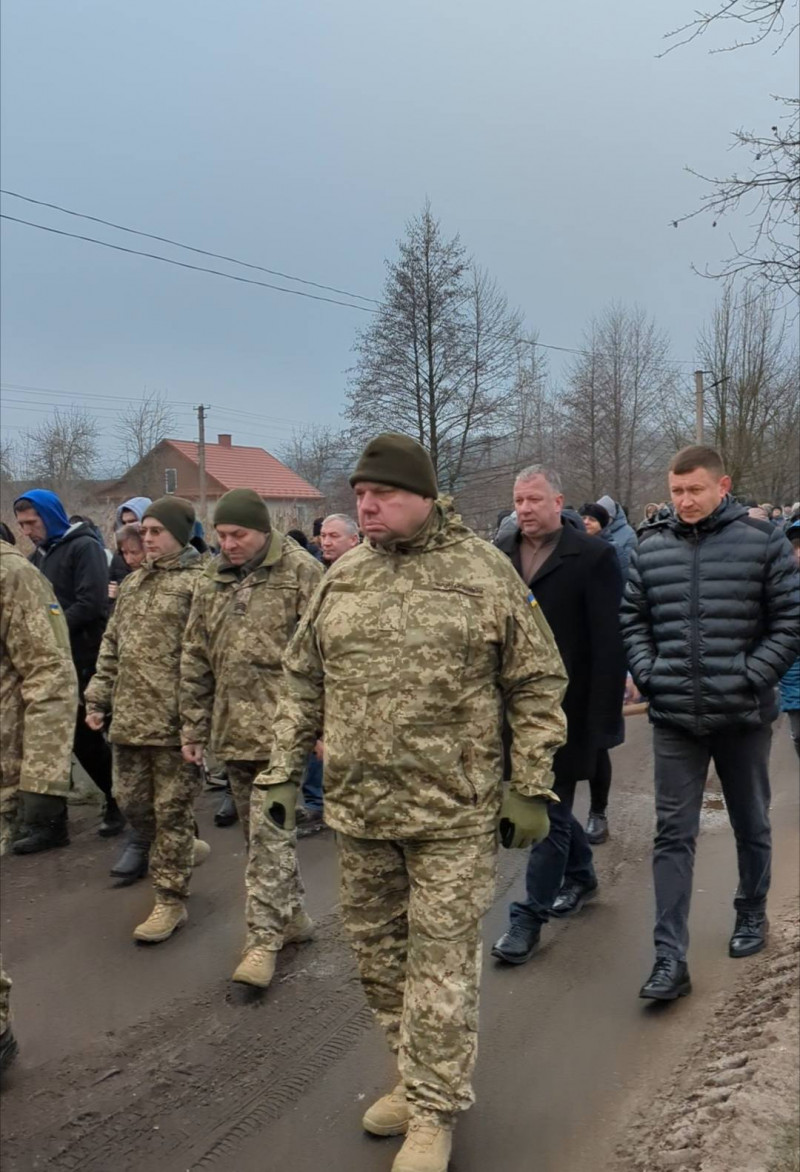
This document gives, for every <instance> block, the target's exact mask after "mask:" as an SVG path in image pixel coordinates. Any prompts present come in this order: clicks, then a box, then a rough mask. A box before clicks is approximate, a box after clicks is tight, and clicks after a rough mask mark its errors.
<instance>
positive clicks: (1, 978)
mask: <svg viewBox="0 0 800 1172" xmlns="http://www.w3.org/2000/svg"><path fill="white" fill-rule="evenodd" d="M77 711H78V680H77V676H76V674H75V667H74V666H73V663H72V653H71V651H70V644H69V632H68V630H67V623H66V619H65V618H64V615H63V613H62V611H61V607H60V606H59V605H58V603H57V602H56V596H55V594H53V591H52V589H51V587H50V583H49V582H48V581H47V579H46V578H45V577H43V575H42V574H40V573H39V571H38V570H37V569H35V568H34V567H33V566H32V565H31V564H30V562H29V561H28V560H27V558H25V557H24V556H23V555H22V554H21V553H20V552H19V551H18V550H16V549H15V548H14V547H13V546H12V545H9V544H7V542H5V541H0V851H4V850H5V849H6V846H7V844H8V843H9V842H10V841H11V840H12V839H13V837H14V833H15V830H16V826H17V814H18V805H19V804H20V802H21V803H22V807H23V817H24V820H25V823H26V825H28V826H30V827H32V828H35V827H37V826H38V825H42V826H46V827H48V828H50V829H52V828H53V826H54V824H59V825H61V824H63V826H64V839H65V841H67V842H68V841H69V839H67V838H66V801H67V799H66V795H67V793H68V791H69V784H70V762H71V758H72V737H73V733H74V731H75V717H76V715H77ZM10 988H11V982H10V980H9V979H8V977H7V976H6V974H5V973H4V972H3V970H2V967H1V966H0V1067H3V1068H4V1067H5V1066H7V1065H8V1063H9V1062H10V1061H11V1059H12V1058H13V1057H14V1054H15V1052H16V1042H15V1040H14V1035H13V1032H12V1030H11V1025H10V1016H9V1006H8V998H9V990H10Z"/></svg>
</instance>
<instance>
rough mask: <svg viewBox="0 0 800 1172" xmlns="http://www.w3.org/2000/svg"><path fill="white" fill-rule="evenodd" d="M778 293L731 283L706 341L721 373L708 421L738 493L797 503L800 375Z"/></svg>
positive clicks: (702, 342)
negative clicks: (738, 286)
mask: <svg viewBox="0 0 800 1172" xmlns="http://www.w3.org/2000/svg"><path fill="white" fill-rule="evenodd" d="M792 343H793V339H792V334H791V331H789V330H788V329H787V326H786V320H785V315H784V314H783V312H782V311H781V310H780V308H779V305H778V298H777V295H776V294H775V292H774V291H770V290H769V289H767V290H765V289H763V288H759V287H757V286H753V285H750V286H747V287H745V288H743V289H742V290H740V291H739V292H734V290H733V288H732V287H731V286H730V285H728V286H727V287H726V289H725V292H724V294H723V296H722V298H721V300H720V302H719V303H718V305H717V306H716V308H715V310H714V314H713V316H712V318H711V321H710V322H709V324H708V325H707V326H706V327H705V328H704V329H703V331H702V333H701V335H700V338H699V346H698V349H699V355H700V359H699V360H700V363H701V364H702V366H703V368H704V369H705V370H708V371H711V372H712V374H713V380H712V385H711V387H710V388H709V390H708V391H707V392H706V401H705V423H706V429H707V432H708V438H709V440H710V441H711V442H712V443H713V444H714V445H715V447H717V448H718V449H719V451H720V452H721V454H722V456H723V458H724V460H725V465H726V469H727V471H728V473H729V475H730V476H731V477H732V479H733V484H734V491H736V492H740V493H746V494H749V495H753V496H757V497H758V498H759V499H765V498H767V499H770V500H772V499H774V498H775V497H777V498H778V499H779V500H780V501H781V503H784V502H786V501H787V500H788V499H791V500H797V499H798V495H799V493H800V470H798V452H800V392H799V391H798V388H799V387H800V379H798V355H797V349H796V347H795V346H794V345H793V344H792Z"/></svg>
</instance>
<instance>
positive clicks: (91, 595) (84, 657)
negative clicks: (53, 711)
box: [14, 488, 125, 849]
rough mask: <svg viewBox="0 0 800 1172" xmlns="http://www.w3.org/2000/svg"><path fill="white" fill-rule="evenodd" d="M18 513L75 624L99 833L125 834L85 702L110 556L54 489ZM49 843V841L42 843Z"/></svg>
mask: <svg viewBox="0 0 800 1172" xmlns="http://www.w3.org/2000/svg"><path fill="white" fill-rule="evenodd" d="M14 513H15V515H16V518H17V524H18V525H19V527H20V529H21V530H22V532H23V533H24V534H25V536H26V537H28V538H29V539H30V540H31V541H32V542H33V543H34V545H35V546H36V548H35V550H34V552H33V553H32V554H31V557H30V560H31V562H32V563H33V564H34V565H35V566H36V568H37V569H38V570H41V572H42V573H43V574H44V576H45V578H47V580H48V581H49V582H50V585H51V586H52V587H53V593H54V594H55V596H56V598H57V599H58V601H59V604H60V606H61V609H62V610H63V612H64V617H65V619H66V620H67V626H68V627H69V640H70V646H71V648H72V660H73V663H74V664H75V670H76V671H77V673H78V690H79V696H80V704H79V707H78V719H77V723H76V726H75V741H74V744H73V752H74V753H75V756H76V757H77V759H78V761H79V762H80V764H81V765H82V767H83V768H84V769H85V771H86V773H88V775H89V777H91V779H92V781H93V782H94V784H95V785H96V786H97V788H98V789H99V790H100V791H101V792H102V794H103V797H104V798H105V805H104V808H103V820H102V822H101V823H100V826H99V828H98V833H99V834H101V835H103V836H104V837H108V836H110V835H113V834H119V832H120V830H122V828H123V826H124V824H125V820H124V818H123V816H122V814H121V812H120V810H119V808H118V806H117V803H116V801H115V800H114V797H113V795H112V793H111V750H110V749H109V747H108V744H107V743H106V740H105V738H104V736H103V733H102V732H95V731H93V730H92V729H90V728H87V726H86V711H85V708H84V705H83V692H84V689H85V687H86V685H87V684H88V682H89V680H90V679H91V677H92V675H93V674H94V670H95V666H96V664H97V654H98V652H99V650H100V643H101V642H102V639H103V631H104V630H105V626H106V620H107V618H108V606H109V599H108V559H107V558H106V554H105V550H104V549H103V547H102V546H101V545H100V543H99V542H98V540H97V537H96V536H95V534H94V532H93V530H92V528H91V526H90V525H88V524H86V522H79V523H78V524H75V525H70V523H69V519H68V517H67V514H66V511H65V509H64V506H63V504H62V503H61V500H60V499H59V497H58V496H56V494H55V493H54V492H49V491H48V490H47V489H43V488H33V489H31V490H30V491H29V492H26V493H25V494H24V496H21V497H19V498H18V499H17V500H16V501H14ZM47 845H48V844H47V843H46V842H44V841H43V843H42V847H41V849H46V848H47Z"/></svg>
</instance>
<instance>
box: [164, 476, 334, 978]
mask: <svg viewBox="0 0 800 1172" xmlns="http://www.w3.org/2000/svg"><path fill="white" fill-rule="evenodd" d="M214 528H215V529H216V532H217V538H218V540H219V543H220V549H221V556H220V557H219V558H218V559H217V560H216V561H215V562H214V563H212V565H211V566H210V567H209V568H208V569H207V570H206V572H205V573H204V574H203V576H202V577H201V580H200V583H199V585H198V588H197V590H196V592H195V597H194V603H193V605H192V612H191V616H190V618H189V625H188V628H187V631H186V639H185V641H184V647H183V656H182V660H181V697H180V708H181V724H182V731H181V735H182V740H183V754H184V757H185V759H186V760H187V761H192V762H196V763H200V762H201V761H202V759H203V750H204V749H205V748H206V747H208V746H210V748H211V751H212V752H213V754H214V756H215V757H216V758H217V759H218V760H222V761H224V762H225V770H226V773H227V776H228V779H229V781H230V785H231V790H232V793H233V797H234V800H235V802H236V809H237V812H238V814H239V820H240V822H241V824H242V829H243V830H244V834H245V838H246V839H247V840H248V842H249V844H250V853H249V859H248V865H247V874H246V887H247V905H246V918H247V939H246V941H245V949H244V955H243V958H242V962H241V963H240V965H239V966H238V968H237V969H236V972H235V973H234V975H233V979H234V980H235V981H240V982H242V983H245V984H250V985H256V986H258V987H260V988H266V986H267V985H269V983H270V981H271V979H272V975H273V973H274V970H275V958H276V956H277V953H278V951H279V950H280V949H281V948H282V946H283V944H284V943H287V942H288V941H289V940H299V939H308V938H309V937H310V935H311V931H312V927H313V925H312V924H311V921H310V919H309V918H308V916H307V915H306V913H305V911H304V910H303V886H302V883H301V880H300V874H299V871H298V867H297V856H296V852H295V846H296V842H295V835H294V832H290V831H288V830H285V829H284V828H283V827H280V826H277V825H275V824H274V822H273V821H272V819H270V818H266V819H265V818H263V817H262V814H263V807H262V805H261V804H256V807H255V809H254V811H253V814H254V817H253V825H252V830H251V825H250V795H251V791H252V787H253V781H254V779H255V777H256V776H257V775H258V774H259V773H260V772H261V771H262V770H263V769H265V768H266V767H267V765H268V764H269V749H270V745H271V743H272V717H273V715H274V712H275V705H276V704H277V700H278V692H279V689H280V687H281V685H282V683H283V672H282V669H281V660H282V658H283V653H284V651H285V650H286V647H287V644H288V643H289V640H290V638H291V636H292V634H293V632H294V629H295V627H296V626H297V623H298V620H299V619H300V618H301V616H302V615H303V614H304V612H305V610H306V609H307V607H308V603H309V601H310V599H311V596H312V595H313V593H314V591H315V589H316V587H317V585H318V583H319V581H320V579H321V578H322V567H321V566H320V565H319V563H318V562H317V561H315V560H314V558H312V557H311V556H310V554H308V553H306V551H305V550H304V549H302V548H301V547H300V546H299V545H298V544H297V543H296V542H295V541H292V539H291V538H290V537H284V536H283V535H282V534H281V533H278V532H277V531H276V530H274V529H273V528H272V526H271V523H270V516H269V511H268V510H267V506H266V505H265V504H264V502H263V501H262V499H261V498H260V497H259V495H258V493H256V492H254V491H253V490H252V489H248V488H241V489H232V490H231V491H230V492H228V493H226V494H225V496H223V497H222V498H221V499H220V501H219V504H218V505H217V508H216V510H215V513H214Z"/></svg>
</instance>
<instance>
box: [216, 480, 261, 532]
mask: <svg viewBox="0 0 800 1172" xmlns="http://www.w3.org/2000/svg"><path fill="white" fill-rule="evenodd" d="M214 524H215V525H241V527H242V529H257V530H259V532H261V533H270V532H271V531H272V522H271V521H270V519H269V509H268V508H267V506H266V505H265V504H264V502H263V501H262V499H261V497H260V496H259V495H258V493H257V492H256V491H255V489H252V488H232V489H231V490H230V492H226V493H225V495H224V496H221V497H220V498H219V500H218V501H217V507H216V509H215V510H214Z"/></svg>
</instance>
